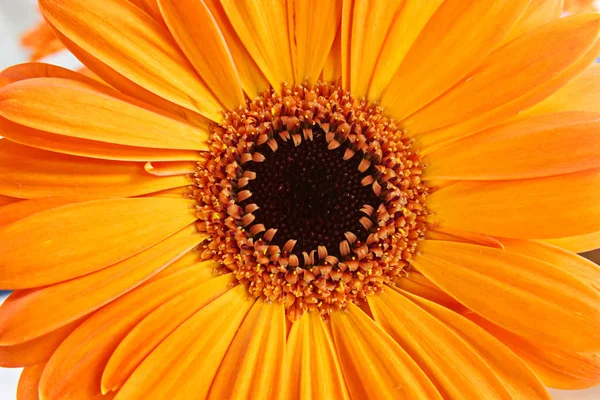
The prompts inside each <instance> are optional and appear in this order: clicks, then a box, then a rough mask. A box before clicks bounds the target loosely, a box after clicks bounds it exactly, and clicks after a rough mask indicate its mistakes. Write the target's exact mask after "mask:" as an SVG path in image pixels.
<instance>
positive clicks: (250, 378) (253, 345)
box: [208, 299, 314, 400]
mask: <svg viewBox="0 0 600 400" xmlns="http://www.w3.org/2000/svg"><path fill="white" fill-rule="evenodd" d="M286 334H287V328H286V318H285V309H284V306H283V304H282V303H279V304H278V303H274V304H269V303H267V302H266V301H265V300H262V299H259V300H257V301H256V303H254V306H252V309H251V310H250V311H249V312H248V315H247V316H246V318H245V319H244V322H243V323H242V326H240V330H239V331H238V332H237V333H236V335H235V337H234V338H233V341H232V342H231V345H230V346H229V349H228V350H227V354H225V358H224V359H223V362H222V363H221V365H220V366H219V370H218V371H217V375H216V376H215V379H214V381H213V383H212V386H211V387H210V393H209V395H208V399H213V400H221V399H231V400H234V399H235V400H250V399H255V400H259V399H264V398H267V399H275V398H277V396H278V394H279V388H280V385H281V380H282V372H283V369H284V359H285V341H286ZM313 372H314V371H313Z"/></svg>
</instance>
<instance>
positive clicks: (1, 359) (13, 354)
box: [0, 300, 82, 368]
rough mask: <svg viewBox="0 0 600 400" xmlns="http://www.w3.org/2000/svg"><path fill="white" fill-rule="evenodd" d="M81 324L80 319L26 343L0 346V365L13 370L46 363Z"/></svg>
mask: <svg viewBox="0 0 600 400" xmlns="http://www.w3.org/2000/svg"><path fill="white" fill-rule="evenodd" d="M7 301H8V300H7ZM81 322H82V320H81V319H80V320H77V321H73V322H71V323H70V324H68V325H65V326H63V327H62V328H59V329H57V330H55V331H52V332H50V333H47V334H45V335H43V336H40V337H39V338H35V339H33V340H29V341H27V342H23V343H19V344H15V345H12V346H0V365H1V366H2V367H9V368H15V367H26V366H31V365H35V364H39V363H42V362H46V361H48V360H49V359H50V356H52V354H53V353H54V351H55V350H56V349H57V348H58V346H59V345H60V344H61V343H62V342H63V341H64V340H65V339H66V338H67V336H69V335H70V334H71V332H73V331H74V330H75V328H77V327H78V326H79V325H81Z"/></svg>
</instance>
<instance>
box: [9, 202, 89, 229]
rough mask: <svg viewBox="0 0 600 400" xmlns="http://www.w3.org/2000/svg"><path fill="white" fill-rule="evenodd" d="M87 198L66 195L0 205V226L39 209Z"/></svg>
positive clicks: (34, 212)
mask: <svg viewBox="0 0 600 400" xmlns="http://www.w3.org/2000/svg"><path fill="white" fill-rule="evenodd" d="M85 200H89V199H85V198H82V199H79V198H68V197H45V198H39V199H31V200H23V201H19V202H16V203H12V204H10V205H7V206H4V207H0V226H2V225H8V224H12V223H13V222H15V221H18V220H20V219H21V218H25V217H29V216H30V215H33V214H37V213H38V212H40V211H44V210H49V209H51V208H56V207H61V206H64V205H67V204H71V203H77V202H80V201H85Z"/></svg>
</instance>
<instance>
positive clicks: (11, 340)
mask: <svg viewBox="0 0 600 400" xmlns="http://www.w3.org/2000/svg"><path fill="white" fill-rule="evenodd" d="M204 239H205V235H202V234H200V233H199V232H198V230H197V228H196V227H195V226H194V225H193V224H192V225H190V226H189V227H187V228H185V229H183V230H181V231H180V232H178V233H176V234H174V235H172V236H171V237H169V238H167V239H165V240H163V241H162V242H160V243H157V244H155V245H154V246H152V247H151V248H149V249H148V250H146V251H143V252H141V253H138V254H136V255H135V256H133V257H130V258H128V259H126V260H124V261H121V262H119V263H117V264H115V265H112V266H110V267H107V268H104V269H102V270H100V271H97V272H94V273H91V274H88V275H85V276H82V277H80V278H76V279H72V280H69V281H66V282H61V283H58V284H55V285H51V286H47V287H45V288H41V289H38V290H31V291H27V293H25V294H23V295H22V296H19V297H17V298H15V299H13V298H12V297H9V298H8V299H7V300H6V301H5V302H4V303H3V304H2V306H0V319H1V320H2V321H3V323H2V326H1V327H0V344H2V345H11V344H17V343H21V342H23V341H28V340H32V339H34V338H37V337H40V336H42V335H45V334H47V333H49V332H52V331H53V330H55V329H58V328H60V327H61V326H64V325H66V324H68V323H70V322H71V321H74V320H76V319H79V318H81V317H83V316H85V315H87V314H89V313H91V312H93V311H95V310H97V309H99V308H100V307H102V306H104V305H105V304H108V303H110V302H111V301H113V300H114V299H116V298H118V297H119V296H122V295H123V294H125V293H127V292H129V291H130V290H132V289H134V288H135V287H136V286H139V285H140V284H142V283H143V282H144V281H146V280H148V279H149V278H150V277H152V276H153V275H155V274H157V273H158V272H160V270H162V269H164V268H166V267H167V266H169V265H170V264H172V263H173V262H175V261H176V260H177V259H178V258H180V257H182V256H183V255H184V254H186V253H187V252H188V251H190V250H191V249H192V248H194V247H195V246H197V245H198V244H199V243H200V242H202V241H203V240H204Z"/></svg>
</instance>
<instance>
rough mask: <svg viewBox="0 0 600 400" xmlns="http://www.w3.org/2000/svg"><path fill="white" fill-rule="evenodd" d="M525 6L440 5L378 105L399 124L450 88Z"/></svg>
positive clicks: (463, 1) (466, 0)
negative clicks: (380, 104)
mask: <svg viewBox="0 0 600 400" xmlns="http://www.w3.org/2000/svg"><path fill="white" fill-rule="evenodd" d="M528 3H529V0H517V1H510V2H493V3H489V2H482V1H477V0H447V1H445V2H443V3H442V5H441V6H440V7H439V8H438V9H437V11H436V12H435V14H434V15H433V17H432V18H431V19H430V20H429V22H428V23H427V25H426V26H425V28H423V31H422V32H421V34H420V35H419V37H418V38H417V40H416V41H415V43H414V44H413V45H412V47H411V48H410V51H409V52H408V54H407V55H406V57H405V58H404V60H403V61H402V64H400V67H399V68H398V70H397V71H396V72H395V74H394V77H393V79H392V80H391V82H390V84H389V85H388V86H387V89H386V91H385V93H384V94H383V96H382V98H381V102H382V105H383V106H384V107H385V108H386V109H387V110H388V112H389V113H390V114H391V116H392V117H394V118H395V119H398V120H402V119H404V118H406V117H408V116H409V115H411V114H413V113H414V112H415V111H417V110H419V109H420V108H421V107H423V106H425V105H426V104H427V103H429V102H431V101H432V100H434V99H435V98H436V97H438V96H439V95H441V94H442V93H444V92H445V91H447V90H448V89H450V88H451V87H452V86H453V85H454V84H455V83H456V82H458V81H459V80H460V79H462V78H464V77H465V76H466V75H467V74H468V73H469V72H471V71H472V69H473V68H475V67H476V66H477V65H478V64H479V63H480V61H481V60H482V59H483V58H484V57H485V56H486V55H487V53H489V52H490V51H491V50H492V49H493V48H494V47H496V45H497V44H499V43H500V42H501V41H502V40H503V39H504V37H505V36H506V33H507V30H509V29H510V27H511V26H512V25H514V23H515V22H516V21H517V19H518V18H519V16H520V15H521V13H522V12H523V10H524V9H525V7H526V6H527V4H528ZM435 121H437V119H436V120H435ZM432 122H433V121H432ZM415 132H420V130H416V129H415Z"/></svg>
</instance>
